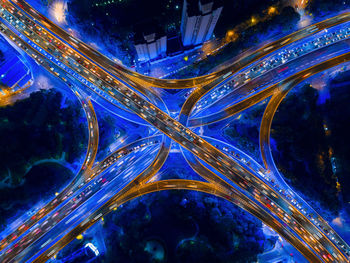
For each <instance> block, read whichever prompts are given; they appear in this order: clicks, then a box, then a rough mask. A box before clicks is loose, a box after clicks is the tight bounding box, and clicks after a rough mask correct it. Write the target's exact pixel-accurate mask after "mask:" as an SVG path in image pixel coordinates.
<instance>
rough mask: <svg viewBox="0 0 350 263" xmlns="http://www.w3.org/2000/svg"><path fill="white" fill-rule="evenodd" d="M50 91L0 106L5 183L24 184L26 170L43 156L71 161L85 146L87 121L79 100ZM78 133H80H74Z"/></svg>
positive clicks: (1, 164) (0, 168) (1, 168)
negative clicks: (65, 97) (66, 98)
mask: <svg viewBox="0 0 350 263" xmlns="http://www.w3.org/2000/svg"><path fill="white" fill-rule="evenodd" d="M62 100H63V97H62V94H61V93H59V92H57V91H53V90H42V91H40V92H35V93H32V94H31V95H30V97H29V98H27V99H24V100H21V101H19V102H17V103H15V104H14V105H13V106H7V107H5V108H1V109H0V145H1V146H2V148H1V151H0V179H1V181H3V182H5V183H6V184H8V185H18V184H21V183H23V179H24V175H25V173H26V171H27V170H28V169H29V168H30V167H31V165H32V164H33V163H35V162H36V161H38V160H42V159H49V158H53V159H60V158H61V157H62V156H63V154H64V158H65V161H67V162H70V163H72V162H73V161H74V160H76V159H77V158H79V157H80V156H81V154H84V152H85V151H86V147H87V145H86V144H87V141H88V138H87V132H86V123H85V122H84V121H82V120H81V121H79V119H80V118H82V116H83V115H82V109H81V106H80V104H78V102H72V101H68V100H66V101H65V102H64V104H65V105H64V106H62V104H63V102H62ZM77 134H79V135H80V136H77Z"/></svg>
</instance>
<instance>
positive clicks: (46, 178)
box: [0, 162, 73, 229]
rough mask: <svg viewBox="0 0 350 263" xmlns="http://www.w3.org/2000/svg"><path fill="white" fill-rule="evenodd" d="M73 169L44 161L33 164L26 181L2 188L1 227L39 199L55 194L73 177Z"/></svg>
mask: <svg viewBox="0 0 350 263" xmlns="http://www.w3.org/2000/svg"><path fill="white" fill-rule="evenodd" d="M72 177H73V174H72V173H71V171H70V170H69V169H67V168H65V167H63V166H61V165H60V164H57V163H53V162H52V163H50V162H47V163H43V164H39V165H35V166H33V168H32V169H30V171H29V172H28V173H27V174H26V176H25V182H23V183H22V184H21V185H17V186H13V187H2V188H1V189H0V229H3V227H5V226H6V223H8V222H9V220H10V219H11V217H13V216H15V213H16V212H17V215H18V216H21V215H22V214H21V213H23V212H24V211H28V210H29V209H31V207H32V206H33V205H35V204H36V203H37V202H38V201H39V200H45V199H46V198H50V197H52V196H53V193H54V192H56V191H58V190H59V189H60V188H61V187H62V186H64V185H65V184H67V182H68V181H69V180H70V179H72Z"/></svg>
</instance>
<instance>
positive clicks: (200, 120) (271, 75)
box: [188, 39, 350, 127]
mask: <svg viewBox="0 0 350 263" xmlns="http://www.w3.org/2000/svg"><path fill="white" fill-rule="evenodd" d="M349 45H350V40H349V39H347V40H344V41H341V42H339V43H336V45H335V46H329V47H326V48H325V49H323V50H317V52H315V53H309V54H308V55H305V56H304V57H301V58H300V60H298V61H296V60H293V61H291V62H289V63H286V64H284V65H282V66H280V67H278V68H276V69H273V70H271V71H269V72H267V73H266V74H264V75H261V76H259V77H257V78H255V79H253V80H251V81H250V82H248V83H247V84H244V85H243V86H240V87H238V88H237V89H235V90H234V91H232V92H231V93H230V94H228V95H227V96H225V97H224V98H223V99H221V100H218V102H214V103H213V104H212V105H211V107H210V108H206V109H205V110H203V111H201V114H200V115H198V116H196V117H194V118H191V119H190V120H189V123H188V124H189V126H190V127H198V126H199V125H207V124H209V123H213V122H215V121H220V120H222V119H224V118H225V117H227V116H226V114H227V113H228V112H229V111H228V110H227V108H226V109H225V107H228V108H230V107H233V106H229V105H232V104H239V103H240V102H239V99H240V98H243V99H244V98H245V97H247V96H252V95H251V94H252V93H253V92H258V91H259V90H261V89H264V88H265V85H270V84H273V83H277V82H279V81H282V80H284V79H286V78H287V77H289V76H290V75H291V74H293V73H294V74H295V72H298V71H300V70H303V69H306V67H309V65H310V64H312V63H320V62H322V61H324V60H323V59H322V58H324V59H327V58H329V57H333V56H337V55H339V54H342V53H344V52H347V51H348V50H349ZM325 52H327V56H321V55H325ZM300 65H301V66H300ZM287 67H288V68H289V69H290V70H286V71H284V72H283V73H284V74H283V75H281V69H283V68H287ZM259 102H260V101H259Z"/></svg>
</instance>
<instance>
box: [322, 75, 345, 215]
mask: <svg viewBox="0 0 350 263" xmlns="http://www.w3.org/2000/svg"><path fill="white" fill-rule="evenodd" d="M349 81H350V71H347V72H345V73H341V74H339V75H338V76H337V77H336V78H334V79H333V80H332V81H331V82H330V85H329V89H330V99H329V100H328V101H327V103H326V105H325V108H326V110H325V112H326V118H327V124H328V131H329V133H330V135H329V139H328V140H329V144H330V145H331V149H332V152H333V156H332V157H333V163H334V170H335V175H336V177H337V178H338V180H339V183H340V187H341V196H342V199H343V202H344V205H345V208H346V209H347V211H348V212H350V205H349V204H350V203H349V202H350V176H349V174H350V162H349V160H350V148H349V145H350V138H349V130H350V122H349V120H350V107H349V101H350V85H349Z"/></svg>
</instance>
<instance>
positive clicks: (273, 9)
mask: <svg viewBox="0 0 350 263" xmlns="http://www.w3.org/2000/svg"><path fill="white" fill-rule="evenodd" d="M276 11H277V10H276V7H274V6H270V7H269V10H268V11H267V13H268V14H269V15H273V14H275V13H276Z"/></svg>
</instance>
